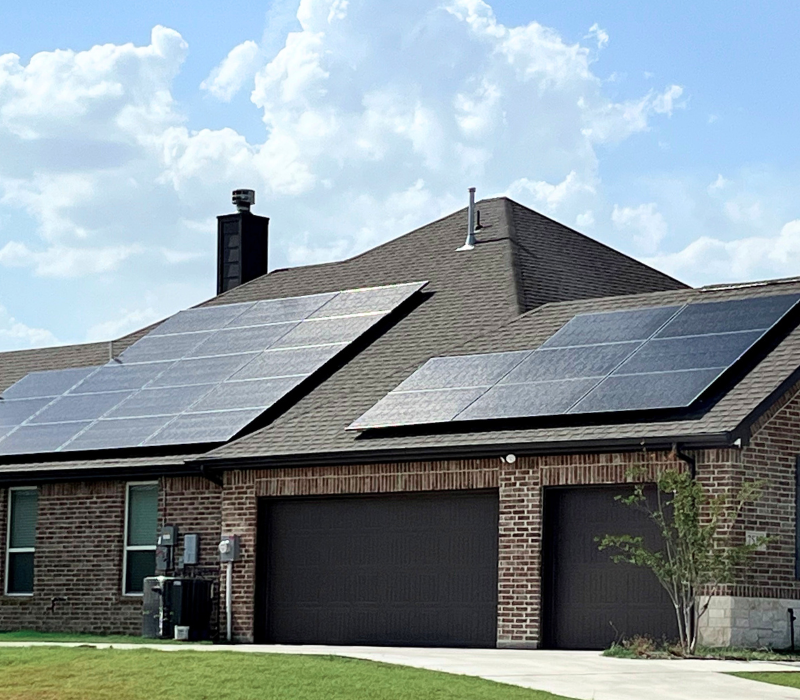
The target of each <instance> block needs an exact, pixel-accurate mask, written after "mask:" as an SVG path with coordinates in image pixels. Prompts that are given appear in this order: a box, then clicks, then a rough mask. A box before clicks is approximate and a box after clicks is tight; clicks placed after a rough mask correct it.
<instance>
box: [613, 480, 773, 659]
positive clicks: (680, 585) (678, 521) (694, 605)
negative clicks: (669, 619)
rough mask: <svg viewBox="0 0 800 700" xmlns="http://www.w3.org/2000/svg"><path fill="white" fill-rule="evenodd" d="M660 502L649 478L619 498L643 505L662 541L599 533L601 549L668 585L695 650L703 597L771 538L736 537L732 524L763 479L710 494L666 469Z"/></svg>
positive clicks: (690, 649) (686, 642) (683, 635)
mask: <svg viewBox="0 0 800 700" xmlns="http://www.w3.org/2000/svg"><path fill="white" fill-rule="evenodd" d="M656 487H657V488H656V502H655V505H654V506H653V505H651V504H650V502H649V501H648V499H647V497H646V495H645V491H644V483H637V484H636V485H635V486H634V491H633V495H631V496H629V497H626V498H623V497H618V500H620V501H622V502H623V503H625V504H627V505H629V506H633V507H636V508H638V509H641V510H644V511H645V512H646V513H647V515H648V516H649V517H650V519H651V520H652V521H653V522H654V523H655V525H656V527H657V528H658V531H659V534H660V536H661V537H660V539H661V542H660V546H658V547H655V548H649V547H647V546H646V545H645V544H644V539H643V538H642V537H640V536H634V535H605V536H604V537H602V538H597V541H598V542H599V543H600V549H601V550H602V549H611V550H613V553H612V555H611V558H612V560H613V561H615V562H617V563H621V562H626V563H629V564H635V565H636V566H644V567H647V568H648V569H650V570H651V571H652V572H653V573H654V574H655V576H656V578H657V579H658V581H659V583H660V584H661V585H662V586H663V587H664V588H665V589H666V591H667V593H668V594H669V597H670V600H671V601H672V604H673V606H674V607H675V615H676V617H677V621H678V634H679V641H680V645H681V648H682V649H683V650H684V652H685V653H688V654H694V653H695V649H696V647H697V635H698V628H699V624H698V623H699V621H700V618H701V617H702V616H703V614H704V613H705V612H706V610H707V608H708V604H709V600H708V599H706V601H705V602H704V603H702V604H701V603H700V601H699V596H700V595H701V594H702V593H703V592H704V591H705V592H708V593H710V592H711V591H713V590H714V589H715V588H716V587H717V586H719V585H721V584H725V583H731V582H732V580H733V576H734V572H735V570H736V568H737V567H738V566H740V565H742V564H743V563H745V562H746V561H747V559H748V558H749V557H750V555H751V554H752V553H753V551H755V550H756V549H757V548H758V547H760V546H761V545H763V544H764V543H765V542H766V541H767V538H765V537H764V538H759V539H756V540H755V541H753V542H749V543H742V542H734V540H733V528H732V525H733V523H734V522H735V521H736V519H737V518H738V517H739V514H740V513H741V511H742V509H743V508H744V507H745V506H746V505H747V504H749V503H753V502H755V501H756V500H758V497H759V492H760V490H761V484H760V483H757V482H747V483H744V484H742V486H741V487H739V489H738V490H736V491H735V492H734V493H731V494H719V495H713V496H712V495H709V494H708V493H707V491H706V490H705V489H704V488H703V486H702V485H701V484H699V483H698V482H697V481H696V480H695V479H694V478H693V476H692V475H691V474H689V473H687V472H681V471H678V470H676V469H667V470H665V471H663V472H662V473H661V475H660V476H659V477H658V480H657V482H656Z"/></svg>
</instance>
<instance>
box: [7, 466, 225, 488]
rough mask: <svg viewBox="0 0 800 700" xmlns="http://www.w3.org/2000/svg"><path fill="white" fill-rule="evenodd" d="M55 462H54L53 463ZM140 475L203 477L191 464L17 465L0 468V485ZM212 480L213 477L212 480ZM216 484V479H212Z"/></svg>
mask: <svg viewBox="0 0 800 700" xmlns="http://www.w3.org/2000/svg"><path fill="white" fill-rule="evenodd" d="M56 464H57V463H56ZM142 476H204V474H203V473H202V468H200V467H198V466H197V465H192V464H186V463H184V464H172V465H160V464H155V465H140V466H130V467H115V466H113V465H111V466H103V467H97V468H89V469H75V468H72V469H69V468H67V469H65V468H63V467H62V468H58V469H47V468H42V467H37V468H36V469H32V470H31V469H28V470H27V471H26V469H25V465H24V464H20V465H19V469H17V470H16V471H3V470H2V468H1V467H0V486H3V487H6V486H17V485H20V486H26V485H34V484H46V483H52V482H54V481H60V482H64V481H108V480H114V479H126V478H134V477H142ZM212 481H213V479H212ZM215 483H216V482H215Z"/></svg>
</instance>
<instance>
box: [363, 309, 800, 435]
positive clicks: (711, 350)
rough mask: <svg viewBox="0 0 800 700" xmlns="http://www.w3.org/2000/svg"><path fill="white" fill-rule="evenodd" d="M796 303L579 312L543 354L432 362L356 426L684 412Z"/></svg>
mask: <svg viewBox="0 0 800 700" xmlns="http://www.w3.org/2000/svg"><path fill="white" fill-rule="evenodd" d="M798 301H800V295H798V294H784V295H775V296H762V297H751V298H749V299H736V300H727V301H716V302H701V303H691V304H685V305H683V306H661V307H652V308H644V309H632V310H627V311H611V312H603V313H595V314H582V315H578V316H575V317H573V318H572V319H570V320H569V321H568V322H567V323H566V324H564V326H562V327H561V328H560V329H559V330H558V331H557V332H556V333H554V334H553V335H552V336H551V337H550V338H549V339H548V340H547V341H545V342H544V343H543V344H542V345H541V346H540V347H539V348H537V349H536V350H531V351H527V352H513V353H511V352H509V353H493V354H489V355H467V356H459V357H447V358H433V359H432V360H429V361H428V362H427V363H425V365H423V366H422V367H421V368H419V369H418V370H417V371H416V372H415V373H414V374H412V375H411V376H410V377H409V378H408V379H406V380H405V381H404V382H403V383H402V384H400V385H399V386H398V387H397V388H396V389H394V390H393V391H392V392H390V393H389V394H388V395H387V396H385V397H384V398H383V399H381V401H379V402H378V403H377V404H376V405H375V406H373V407H372V408H371V409H370V410H369V411H367V412H366V413H365V414H364V415H362V416H361V417H360V418H359V419H358V420H356V421H355V422H353V423H352V424H351V425H350V426H349V428H350V429H355V430H364V429H368V428H381V427H393V426H402V425H416V424H420V423H440V422H450V421H467V420H490V419H494V418H524V417H537V416H559V415H579V414H589V413H604V412H620V411H633V410H637V411H641V410H658V409H681V408H686V407H689V406H691V405H692V404H693V403H694V402H695V401H697V400H698V399H699V398H701V397H702V396H703V395H704V394H706V393H707V392H708V391H709V390H710V388H711V386H712V385H713V384H715V382H717V380H719V379H720V378H721V377H722V375H724V374H725V373H726V372H727V371H728V370H729V369H730V368H731V367H733V366H734V365H735V364H736V363H737V362H739V361H740V360H741V359H742V358H743V357H744V356H745V355H746V354H747V353H748V352H750V351H751V350H752V349H753V347H754V346H755V345H756V344H757V343H758V342H759V341H760V340H761V339H762V338H763V337H764V336H765V334H766V333H767V332H769V331H770V330H771V329H772V328H774V327H775V325H776V324H777V323H778V322H779V321H781V320H782V319H783V318H784V317H785V316H786V315H787V314H788V312H789V311H790V310H792V309H794V308H795V307H797V305H798ZM475 387H481V388H480V390H479V393H478V395H475V393H474V392H475V389H474V388H475ZM420 389H427V390H428V391H427V392H420V391H419V390H420ZM441 389H447V391H448V392H451V393H449V394H446V393H445V392H444V391H441ZM436 390H440V391H436ZM459 392H463V393H459ZM468 396H469V397H472V398H471V400H469V401H458V400H457V399H459V398H462V399H463V398H465V397H468ZM439 402H441V406H437V404H438V403H439ZM428 404H430V405H428ZM462 404H463V405H462Z"/></svg>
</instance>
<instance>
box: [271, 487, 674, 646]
mask: <svg viewBox="0 0 800 700" xmlns="http://www.w3.org/2000/svg"><path fill="white" fill-rule="evenodd" d="M629 492H630V491H629V490H625V489H619V488H569V489H548V490H546V492H545V522H544V527H545V540H544V559H543V570H542V572H543V576H542V579H543V581H542V582H543V589H544V590H543V610H542V618H543V619H542V629H543V639H542V641H543V644H544V645H545V646H549V647H556V648H572V649H598V648H603V647H606V646H608V645H609V644H610V643H611V642H613V641H614V640H615V639H619V638H620V637H622V636H630V635H633V634H650V635H652V636H654V637H656V638H660V637H661V636H664V635H666V636H673V635H674V631H675V622H674V615H673V612H672V608H671V605H670V603H669V600H668V598H667V597H666V594H665V593H664V591H663V590H662V589H661V587H660V586H659V585H658V583H657V582H656V580H655V579H654V577H653V576H652V574H650V573H649V572H648V571H646V570H643V569H640V568H636V567H633V566H629V565H620V564H614V563H613V562H611V561H610V558H609V556H608V554H607V553H605V552H600V551H599V550H598V548H597V543H596V541H595V538H596V537H602V535H604V534H613V533H630V534H642V535H644V536H645V538H646V539H647V540H648V541H649V542H650V543H655V542H656V541H657V539H656V538H657V533H655V532H654V531H653V528H652V526H651V525H650V523H649V522H648V520H647V518H646V516H644V515H643V514H642V513H640V512H637V511H636V510H634V509H631V508H627V507H626V506H624V505H622V504H620V503H619V502H618V501H617V500H615V497H616V496H618V495H624V494H627V493H629ZM257 549H258V557H257V563H258V571H257V582H258V595H257V607H256V636H257V639H258V640H259V641H268V642H274V643H283V644H314V643H324V644H381V645H401V646H402V645H405V646H409V645H419V646H471V647H493V646H495V643H496V633H497V560H498V496H497V492H473V491H460V492H439V493H431V494H402V495H376V496H333V497H314V498H287V499H263V500H262V502H261V503H260V508H259V534H258V547H257ZM521 565H524V562H521Z"/></svg>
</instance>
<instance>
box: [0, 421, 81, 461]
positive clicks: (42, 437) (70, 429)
mask: <svg viewBox="0 0 800 700" xmlns="http://www.w3.org/2000/svg"><path fill="white" fill-rule="evenodd" d="M90 425H91V422H89V421H83V422H71V423H45V424H43V425H23V426H20V427H18V428H17V429H16V430H14V432H11V433H9V434H8V435H6V436H5V437H4V438H3V439H2V440H0V454H2V455H12V454H15V455H22V454H37V453H39V452H43V451H44V452H51V451H55V450H57V449H58V448H59V447H61V445H63V444H64V443H65V442H67V441H68V440H70V438H73V437H75V435H77V434H78V433H79V432H80V431H81V430H83V429H84V428H86V427H88V426H90Z"/></svg>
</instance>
